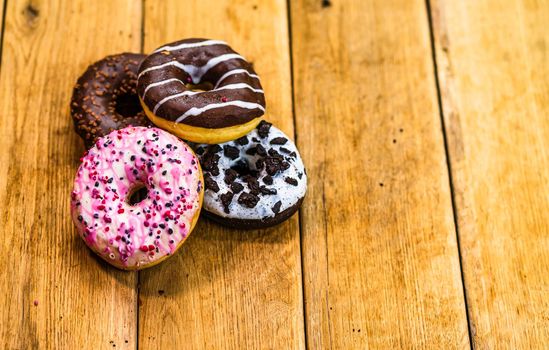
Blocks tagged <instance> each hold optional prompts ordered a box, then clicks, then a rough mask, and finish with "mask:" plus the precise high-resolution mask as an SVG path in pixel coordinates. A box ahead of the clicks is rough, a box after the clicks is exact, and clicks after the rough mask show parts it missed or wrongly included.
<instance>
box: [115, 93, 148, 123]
mask: <svg viewBox="0 0 549 350" xmlns="http://www.w3.org/2000/svg"><path fill="white" fill-rule="evenodd" d="M115 103H116V105H115V107H114V110H115V112H116V113H118V114H120V115H121V116H123V117H124V118H127V117H133V116H135V115H137V114H138V113H139V112H141V103H140V102H139V97H138V96H137V94H135V93H129V92H128V93H126V94H123V95H120V96H118V97H116V99H115Z"/></svg>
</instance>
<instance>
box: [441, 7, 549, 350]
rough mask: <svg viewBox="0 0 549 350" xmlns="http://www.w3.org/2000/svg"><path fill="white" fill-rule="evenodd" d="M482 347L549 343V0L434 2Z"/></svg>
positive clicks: (468, 279)
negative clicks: (548, 28) (548, 25)
mask: <svg viewBox="0 0 549 350" xmlns="http://www.w3.org/2000/svg"><path fill="white" fill-rule="evenodd" d="M432 12H433V25H434V29H435V31H434V33H435V38H436V40H435V43H436V58H437V63H438V66H439V69H438V73H439V74H438V76H439V81H440V87H441V95H442V101H443V112H444V113H443V114H444V120H445V125H446V131H447V135H448V144H449V153H450V160H451V168H452V176H453V183H454V189H455V198H456V210H457V214H458V215H457V216H458V227H459V236H460V242H461V249H462V259H463V268H464V275H465V286H466V293H467V299H468V307H469V314H470V318H471V328H472V334H473V341H474V345H475V347H477V348H479V349H492V348H499V347H505V348H512V349H533V348H541V347H544V346H546V345H547V344H548V343H549V274H548V273H547V266H549V235H548V233H549V156H548V150H549V122H548V121H547V120H548V119H547V116H548V115H549V82H548V80H547V77H548V76H549V67H548V66H547V62H548V58H549V35H548V32H547V23H548V21H549V3H548V2H547V1H515V0H511V1H505V2H500V1H489V0H482V1H467V2H455V1H442V0H436V1H433V9H432Z"/></svg>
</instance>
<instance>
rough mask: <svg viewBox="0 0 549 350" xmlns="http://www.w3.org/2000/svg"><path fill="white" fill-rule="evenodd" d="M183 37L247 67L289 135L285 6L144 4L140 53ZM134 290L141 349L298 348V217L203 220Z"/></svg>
mask: <svg viewBox="0 0 549 350" xmlns="http://www.w3.org/2000/svg"><path fill="white" fill-rule="evenodd" d="M187 37H206V38H218V39H223V40H226V41H227V42H229V43H230V44H231V46H232V47H233V48H234V49H235V50H237V51H238V52H240V53H241V54H242V55H244V56H245V57H247V58H248V59H249V60H251V61H253V62H254V66H255V69H256V70H257V72H258V74H259V75H260V76H261V81H262V85H263V88H264V89H265V93H266V97H267V111H268V115H267V119H269V120H271V121H273V122H274V123H276V125H277V126H278V127H280V128H281V129H282V130H284V131H285V132H286V133H287V134H288V135H293V121H292V101H291V78H290V55H289V42H288V39H289V36H288V23H287V9H286V2H285V1H278V0H277V1H275V0H269V1H261V2H256V1H238V2H235V1H232V0H223V1H213V0H208V1H206V0H193V1H186V2H184V3H182V2H180V1H176V0H171V1H165V2H162V3H158V2H154V1H148V2H147V3H146V7H145V48H146V51H150V50H152V49H154V48H156V47H158V46H160V45H162V44H164V43H167V42H170V41H175V40H178V39H182V38H187ZM140 284H141V288H140V299H141V300H142V307H141V308H140V311H139V320H140V321H139V329H140V331H139V335H140V337H139V344H140V345H141V346H143V348H196V349H200V348H207V349H246V348H247V349H260V348H271V349H288V348H303V347H304V329H303V305H302V295H301V293H302V288H301V271H300V251H299V227H298V218H297V216H294V217H293V218H292V219H291V220H290V221H289V222H286V223H285V224H282V225H281V226H279V227H276V228H273V229H269V230H263V231H249V232H246V231H239V230H228V229H223V228H221V227H220V226H218V225H216V224H213V223H211V222H208V221H206V220H205V219H202V220H201V221H200V222H199V224H198V226H197V228H196V230H195V231H194V232H193V234H192V235H191V237H190V238H189V240H188V241H187V242H186V243H185V245H184V246H183V247H182V248H181V251H180V252H179V253H178V254H177V255H176V256H174V257H173V258H172V259H170V260H168V261H167V262H166V263H163V264H161V265H160V266H158V267H155V268H152V269H151V270H146V271H143V272H142V273H141V274H140ZM160 294H161V295H160Z"/></svg>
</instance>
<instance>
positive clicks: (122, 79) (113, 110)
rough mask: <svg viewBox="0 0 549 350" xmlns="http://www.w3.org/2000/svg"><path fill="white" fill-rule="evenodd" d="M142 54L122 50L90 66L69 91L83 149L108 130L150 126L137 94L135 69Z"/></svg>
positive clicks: (76, 127) (73, 115) (107, 132)
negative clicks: (83, 145)
mask: <svg viewBox="0 0 549 350" xmlns="http://www.w3.org/2000/svg"><path fill="white" fill-rule="evenodd" d="M145 57H146V56H145V55H141V54H135V53H121V54H118V55H112V56H107V57H105V58H104V59H102V60H100V61H97V62H95V63H94V64H92V65H90V66H89V67H88V69H86V71H85V72H84V74H82V76H81V77H80V78H78V81H77V82H76V85H75V86H74V90H73V93H72V100H71V115H72V118H73V121H74V129H75V131H76V132H77V133H78V135H80V136H81V137H82V139H83V140H84V143H85V145H86V148H90V147H91V146H92V145H93V144H94V142H95V141H96V140H97V139H98V138H100V137H102V136H105V135H108V134H109V133H110V132H111V131H113V130H117V129H122V128H125V127H127V126H130V125H133V126H151V125H153V124H152V123H151V122H150V121H149V120H148V119H147V116H146V115H145V113H144V112H143V109H142V108H141V105H140V103H139V97H138V96H137V70H138V68H139V65H140V64H141V62H142V61H143V59H145Z"/></svg>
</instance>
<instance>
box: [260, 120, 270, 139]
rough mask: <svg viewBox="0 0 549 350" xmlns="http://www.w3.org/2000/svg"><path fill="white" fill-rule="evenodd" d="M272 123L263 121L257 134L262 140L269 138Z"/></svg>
mask: <svg viewBox="0 0 549 350" xmlns="http://www.w3.org/2000/svg"><path fill="white" fill-rule="evenodd" d="M271 125H272V124H271V123H269V122H266V121H264V120H262V121H261V122H260V123H259V125H258V126H257V134H258V135H259V137H261V138H265V137H267V136H269V130H271Z"/></svg>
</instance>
